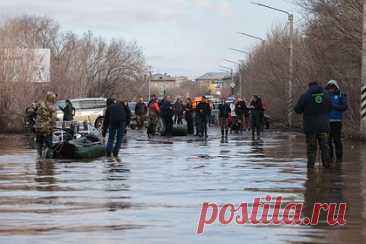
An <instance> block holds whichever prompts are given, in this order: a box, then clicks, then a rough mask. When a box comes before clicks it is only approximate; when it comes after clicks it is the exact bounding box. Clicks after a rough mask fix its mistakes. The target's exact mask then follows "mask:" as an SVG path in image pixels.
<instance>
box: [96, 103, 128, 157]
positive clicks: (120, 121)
mask: <svg viewBox="0 0 366 244" xmlns="http://www.w3.org/2000/svg"><path fill="white" fill-rule="evenodd" d="M128 119H129V118H128V114H127V113H126V109H125V107H124V105H123V104H122V103H121V102H117V103H109V106H108V107H107V110H106V112H105V116H104V122H103V130H102V135H103V137H105V136H106V133H107V130H108V133H109V136H108V142H107V148H106V156H107V157H108V158H110V157H111V156H112V153H113V156H114V157H115V159H116V160H117V161H120V160H119V158H118V153H119V150H120V148H121V144H122V140H123V135H124V134H125V129H126V125H127V123H128ZM115 140H116V142H115V144H114V141H115Z"/></svg>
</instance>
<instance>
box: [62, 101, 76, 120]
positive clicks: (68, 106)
mask: <svg viewBox="0 0 366 244" xmlns="http://www.w3.org/2000/svg"><path fill="white" fill-rule="evenodd" d="M59 108H60V109H61V111H62V112H63V113H64V118H63V120H64V121H73V119H74V116H75V108H74V106H73V105H72V103H71V101H70V100H66V102H65V107H64V108H63V107H61V106H59Z"/></svg>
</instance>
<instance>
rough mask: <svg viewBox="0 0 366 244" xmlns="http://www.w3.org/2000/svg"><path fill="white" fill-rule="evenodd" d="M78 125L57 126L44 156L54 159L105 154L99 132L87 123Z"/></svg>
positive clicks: (80, 157) (85, 157)
mask: <svg viewBox="0 0 366 244" xmlns="http://www.w3.org/2000/svg"><path fill="white" fill-rule="evenodd" d="M85 128H86V129H84V130H80V129H79V127H77V129H76V127H71V128H66V127H58V128H57V129H56V130H55V131H54V134H53V146H52V148H51V149H48V152H47V153H46V158H55V159H92V158H98V157H102V156H104V155H105V145H104V143H103V140H102V139H101V137H100V132H99V131H98V130H97V129H95V128H94V127H91V126H90V125H87V126H86V127H85Z"/></svg>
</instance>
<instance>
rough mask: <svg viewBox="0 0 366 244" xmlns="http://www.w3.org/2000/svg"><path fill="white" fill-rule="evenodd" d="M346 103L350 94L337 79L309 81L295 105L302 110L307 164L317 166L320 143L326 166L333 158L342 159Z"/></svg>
mask: <svg viewBox="0 0 366 244" xmlns="http://www.w3.org/2000/svg"><path fill="white" fill-rule="evenodd" d="M347 107H348V106H347V96H346V95H345V94H343V93H342V92H341V89H340V86H339V84H338V82H337V81H334V80H331V81H329V82H328V83H327V85H326V86H325V88H324V87H322V86H321V85H319V84H318V83H317V82H311V83H309V88H308V90H307V91H306V93H305V94H303V95H302V96H301V98H300V99H299V101H298V103H297V105H296V107H295V112H296V113H298V114H303V123H304V133H305V135H306V145H307V157H308V168H314V164H315V161H316V157H317V150H318V145H319V147H320V152H321V159H322V163H323V166H324V167H325V168H329V167H331V166H332V162H334V160H336V162H337V163H341V162H342V160H343V144H342V119H343V113H344V112H345V111H346V110H347Z"/></svg>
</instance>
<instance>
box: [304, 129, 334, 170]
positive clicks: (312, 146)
mask: <svg viewBox="0 0 366 244" xmlns="http://www.w3.org/2000/svg"><path fill="white" fill-rule="evenodd" d="M318 144H319V147H320V152H321V159H322V162H323V166H324V167H325V168H329V167H330V155H329V145H328V133H319V134H307V135H306V146H307V155H308V168H314V165H315V161H316V157H317V151H318Z"/></svg>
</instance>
